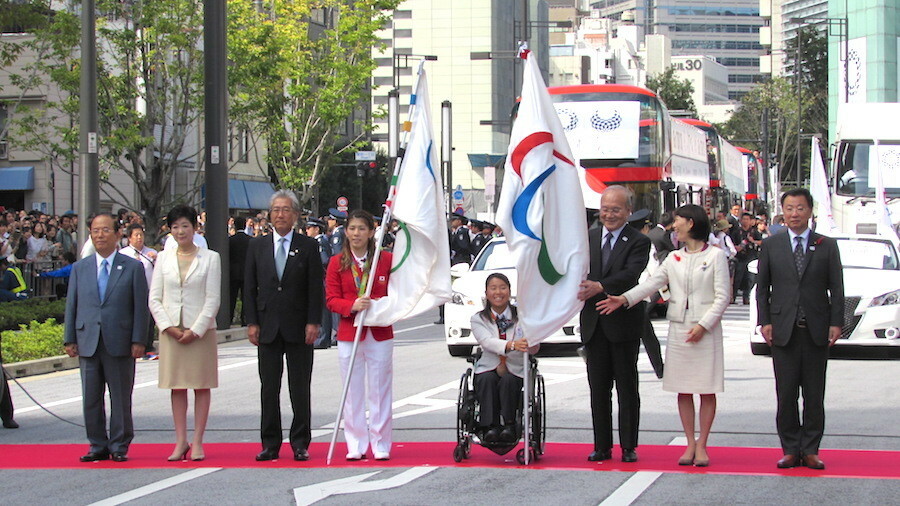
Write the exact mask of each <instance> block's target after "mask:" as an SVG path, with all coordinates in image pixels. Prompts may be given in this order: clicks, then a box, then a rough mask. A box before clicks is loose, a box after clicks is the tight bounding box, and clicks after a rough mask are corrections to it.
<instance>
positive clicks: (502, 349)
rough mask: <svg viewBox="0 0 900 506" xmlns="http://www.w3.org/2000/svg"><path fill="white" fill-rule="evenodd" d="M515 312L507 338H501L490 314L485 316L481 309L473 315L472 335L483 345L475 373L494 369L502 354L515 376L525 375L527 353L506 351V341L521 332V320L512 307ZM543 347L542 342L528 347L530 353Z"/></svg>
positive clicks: (514, 337)
mask: <svg viewBox="0 0 900 506" xmlns="http://www.w3.org/2000/svg"><path fill="white" fill-rule="evenodd" d="M511 310H512V314H513V318H512V319H513V321H514V322H515V323H513V325H512V326H511V327H509V328H508V329H506V336H507V337H506V339H505V340H504V339H500V331H499V330H498V329H497V324H496V323H494V321H493V320H492V319H491V317H490V316H485V315H484V312H483V311H479V312H477V313H475V314H473V315H472V318H471V319H470V320H469V323H470V324H471V325H472V327H471V328H472V336H474V337H475V340H476V341H478V346H481V358H479V359H478V361H477V362H476V363H475V374H480V373H483V372H487V371H493V370H494V369H496V368H497V366H499V365H500V356H501V355H503V356H505V357H506V368H507V369H508V370H509V372H510V373H512V374H513V375H515V376H518V377H520V378H524V377H525V354H524V353H522V352H521V351H509V352H508V351H506V343H507V342H509V341H510V340H514V339H519V338H520V337H522V336H517V335H516V331H519V332H520V333H521V328H520V327H519V322H518V320H517V319H516V308H514V307H513V308H511ZM540 349H541V345H540V344H536V345H534V346H529V347H528V353H532V354H533V353H537V352H538V350H540Z"/></svg>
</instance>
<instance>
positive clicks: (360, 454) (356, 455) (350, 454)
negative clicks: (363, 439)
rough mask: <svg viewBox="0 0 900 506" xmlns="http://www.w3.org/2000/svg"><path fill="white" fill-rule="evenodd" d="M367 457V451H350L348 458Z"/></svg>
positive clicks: (358, 458) (360, 458) (359, 458)
mask: <svg viewBox="0 0 900 506" xmlns="http://www.w3.org/2000/svg"><path fill="white" fill-rule="evenodd" d="M364 458H366V454H365V453H357V452H350V453H348V454H347V460H362V459H364Z"/></svg>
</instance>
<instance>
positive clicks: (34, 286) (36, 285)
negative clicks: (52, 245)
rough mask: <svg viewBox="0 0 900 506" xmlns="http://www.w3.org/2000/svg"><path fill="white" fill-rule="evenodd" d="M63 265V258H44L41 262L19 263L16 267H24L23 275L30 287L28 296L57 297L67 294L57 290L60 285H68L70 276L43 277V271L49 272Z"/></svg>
mask: <svg viewBox="0 0 900 506" xmlns="http://www.w3.org/2000/svg"><path fill="white" fill-rule="evenodd" d="M62 266H63V263H62V261H61V260H42V261H40V262H31V263H18V264H16V267H18V268H20V269H22V277H23V278H24V279H25V285H26V286H27V287H28V297H29V298H30V297H43V298H54V299H55V298H57V297H59V295H60V294H61V295H65V292H59V291H57V290H58V289H57V287H58V286H66V285H68V281H69V280H68V278H46V277H43V278H42V277H41V276H40V274H41V273H42V272H49V271H53V270H56V269H59V268H60V267H62Z"/></svg>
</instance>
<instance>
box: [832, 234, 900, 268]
mask: <svg viewBox="0 0 900 506" xmlns="http://www.w3.org/2000/svg"><path fill="white" fill-rule="evenodd" d="M837 243H838V247H839V248H840V250H841V262H842V263H843V264H844V267H855V268H862V269H886V270H900V261H898V260H897V251H896V250H895V249H894V245H893V244H891V242H890V241H881V240H877V239H855V238H853V239H851V238H840V239H838V241H837Z"/></svg>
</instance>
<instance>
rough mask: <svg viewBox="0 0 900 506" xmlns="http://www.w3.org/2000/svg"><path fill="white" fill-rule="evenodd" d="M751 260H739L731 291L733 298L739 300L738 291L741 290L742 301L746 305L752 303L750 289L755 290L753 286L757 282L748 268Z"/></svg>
mask: <svg viewBox="0 0 900 506" xmlns="http://www.w3.org/2000/svg"><path fill="white" fill-rule="evenodd" d="M750 262H751V260H749V259H748V260H738V261H737V263H736V264H735V267H734V286H733V287H732V290H731V298H732V299H735V298H737V293H738V290H741V299H742V300H743V302H744V305H745V306H746V305H747V304H749V303H750V289H751V288H753V284H754V283H755V282H756V279H755V278H754V276H753V275H752V274H750V271H749V270H748V269H747V266H748V265H749V264H750Z"/></svg>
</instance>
